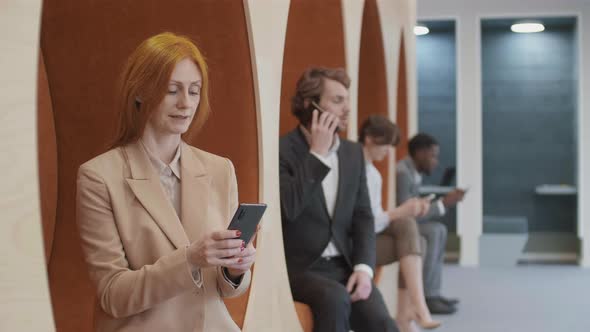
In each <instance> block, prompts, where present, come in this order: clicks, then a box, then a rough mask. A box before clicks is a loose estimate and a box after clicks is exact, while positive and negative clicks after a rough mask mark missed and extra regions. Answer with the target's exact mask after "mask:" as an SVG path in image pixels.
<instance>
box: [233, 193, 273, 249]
mask: <svg viewBox="0 0 590 332" xmlns="http://www.w3.org/2000/svg"><path fill="white" fill-rule="evenodd" d="M264 211H266V204H264V203H258V204H246V203H241V204H240V205H239V206H238V209H237V210H236V213H235V214H234V217H233V218H232V220H231V222H230V223H229V226H228V227H227V229H228V230H236V231H240V232H242V234H241V235H240V237H239V239H240V240H242V241H244V243H250V240H251V239H252V236H254V233H256V228H257V227H258V224H259V223H260V219H262V215H264Z"/></svg>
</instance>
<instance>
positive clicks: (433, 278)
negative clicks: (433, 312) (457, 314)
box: [418, 221, 447, 297]
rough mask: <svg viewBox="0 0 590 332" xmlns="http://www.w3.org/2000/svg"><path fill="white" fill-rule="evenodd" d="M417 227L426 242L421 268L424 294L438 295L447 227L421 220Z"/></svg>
mask: <svg viewBox="0 0 590 332" xmlns="http://www.w3.org/2000/svg"><path fill="white" fill-rule="evenodd" d="M418 227H419V228H420V234H421V235H422V236H423V237H424V238H425V239H426V242H427V246H426V254H425V256H424V270H423V271H424V272H423V274H424V294H425V296H426V297H435V296H440V289H441V285H442V270H443V264H444V254H445V247H446V244H447V227H446V226H445V225H443V224H442V223H440V222H436V221H428V222H423V223H420V224H419V225H418Z"/></svg>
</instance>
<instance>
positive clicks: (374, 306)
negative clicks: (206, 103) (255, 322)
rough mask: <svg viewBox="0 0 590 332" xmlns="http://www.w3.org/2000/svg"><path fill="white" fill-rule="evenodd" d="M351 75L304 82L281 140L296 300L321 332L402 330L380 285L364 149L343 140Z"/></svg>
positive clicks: (337, 72)
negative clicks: (376, 278) (375, 279)
mask: <svg viewBox="0 0 590 332" xmlns="http://www.w3.org/2000/svg"><path fill="white" fill-rule="evenodd" d="M349 85H350V79H349V78H348V75H347V74H346V72H345V71H344V70H343V69H328V68H311V69H308V70H306V71H305V72H304V73H303V75H302V76H301V78H300V79H299V81H298V82H297V87H296V92H295V96H294V97H293V100H292V112H293V114H294V115H295V116H296V117H297V118H298V120H299V122H300V125H299V126H298V127H297V128H295V129H294V130H292V131H291V132H290V133H288V134H287V135H285V136H283V137H281V139H280V147H279V149H280V150H279V159H280V182H281V212H282V220H283V239H284V244H285V255H286V260H287V269H288V272H289V280H290V283H291V291H292V294H293V298H294V299H295V300H296V301H300V302H303V303H306V304H308V305H309V306H310V307H311V310H312V312H313V319H314V331H319V332H331V331H337V332H348V331H349V330H351V329H353V330H354V331H357V332H361V331H375V332H377V331H379V332H384V331H387V332H388V331H398V330H397V327H396V325H395V322H394V321H393V319H392V318H391V316H390V315H389V313H388V312H387V309H386V307H385V303H384V302H383V298H382V296H381V294H380V293H379V291H378V290H377V289H376V288H375V286H374V284H373V283H372V277H373V269H374V266H375V254H376V253H375V231H374V229H373V223H374V221H373V215H372V213H371V204H370V202H369V195H368V192H367V185H366V177H365V165H364V158H363V152H362V147H361V145H360V144H358V143H354V142H351V141H348V140H345V139H342V138H339V136H338V134H337V132H338V131H339V130H340V131H344V130H345V129H346V126H347V121H348V114H349V111H350V105H349V97H348V87H349Z"/></svg>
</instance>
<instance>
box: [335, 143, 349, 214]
mask: <svg viewBox="0 0 590 332" xmlns="http://www.w3.org/2000/svg"><path fill="white" fill-rule="evenodd" d="M344 154H345V151H344V146H343V144H342V142H340V147H339V148H338V191H337V192H336V204H335V205H334V215H333V216H332V221H336V220H337V217H338V215H339V211H340V205H342V196H343V195H342V190H343V188H345V187H344V184H343V182H344V181H345V180H346V179H347V178H348V177H349V175H348V167H347V166H348V164H347V163H346V156H344Z"/></svg>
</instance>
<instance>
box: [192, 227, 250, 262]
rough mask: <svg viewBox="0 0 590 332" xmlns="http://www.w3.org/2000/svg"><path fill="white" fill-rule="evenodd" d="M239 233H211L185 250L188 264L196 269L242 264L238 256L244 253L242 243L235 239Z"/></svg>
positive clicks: (233, 231) (228, 231) (227, 231)
mask: <svg viewBox="0 0 590 332" xmlns="http://www.w3.org/2000/svg"><path fill="white" fill-rule="evenodd" d="M239 236H240V231H235V230H224V231H217V232H211V233H209V234H207V235H205V236H204V237H203V238H202V239H201V240H199V241H195V242H193V243H192V244H191V245H190V246H189V247H188V249H187V258H188V261H189V263H191V264H193V265H195V266H198V267H201V268H203V267H210V266H224V267H230V266H235V265H236V264H241V263H243V260H244V259H243V257H241V256H238V255H239V254H242V253H243V252H245V251H246V248H245V247H244V246H245V244H244V241H242V240H240V239H237V237H239Z"/></svg>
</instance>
